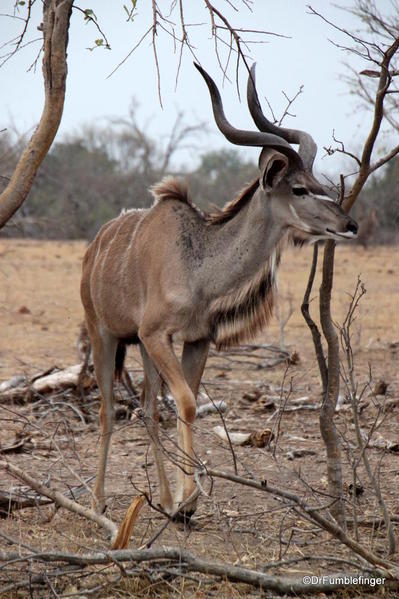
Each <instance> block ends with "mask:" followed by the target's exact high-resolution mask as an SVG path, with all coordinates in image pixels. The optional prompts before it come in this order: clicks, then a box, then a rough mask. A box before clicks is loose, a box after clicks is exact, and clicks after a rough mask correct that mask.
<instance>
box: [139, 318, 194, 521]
mask: <svg viewBox="0 0 399 599" xmlns="http://www.w3.org/2000/svg"><path fill="white" fill-rule="evenodd" d="M139 336H140V339H141V341H142V343H143V344H144V346H145V349H146V350H147V353H148V355H149V356H150V358H151V360H152V361H153V363H154V365H155V367H156V368H157V370H158V372H159V374H160V375H161V376H162V378H163V380H164V381H165V382H166V384H167V385H168V387H169V390H170V392H171V394H172V396H173V399H174V400H175V402H176V408H177V417H178V422H179V424H178V431H179V434H178V444H179V449H180V452H181V458H180V462H181V466H180V468H181V469H183V471H184V476H182V477H180V476H179V479H178V485H180V486H181V487H182V489H180V488H178V489H177V492H176V498H175V502H174V503H175V505H174V507H175V509H177V508H178V506H179V504H180V503H181V501H184V500H185V499H187V498H188V497H189V496H190V495H191V494H192V493H193V492H194V490H195V483H194V480H193V471H194V468H193V465H194V452H193V443H192V428H191V425H192V423H193V422H194V419H195V413H196V403H195V397H194V393H193V392H192V390H191V389H190V386H189V385H188V383H187V381H186V379H185V377H184V373H183V369H182V367H181V365H180V363H179V361H178V359H177V357H176V355H175V353H174V351H173V347H172V343H171V340H170V338H169V336H168V335H167V334H166V333H163V332H162V333H160V332H155V333H154V332H151V333H150V334H148V333H147V334H146V333H145V328H144V327H143V328H142V329H141V330H140V331H139ZM194 510H195V502H193V505H191V504H190V505H187V506H185V508H184V512H185V513H192V512H193V511H194Z"/></svg>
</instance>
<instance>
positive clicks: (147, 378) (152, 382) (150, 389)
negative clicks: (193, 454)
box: [140, 343, 173, 513]
mask: <svg viewBox="0 0 399 599" xmlns="http://www.w3.org/2000/svg"><path fill="white" fill-rule="evenodd" d="M140 350H141V355H142V358H143V367H144V383H143V393H142V402H143V407H144V413H145V422H146V427H147V431H148V434H149V437H150V441H151V447H152V451H153V453H154V458H155V463H156V466H157V471H158V480H159V499H160V503H161V506H162V508H163V509H164V510H165V511H166V512H168V513H171V512H172V511H173V500H172V495H171V493H170V488H169V482H168V479H167V476H166V472H165V467H164V463H163V457H162V446H161V443H160V441H159V436H158V421H159V414H158V406H157V396H158V393H159V389H160V387H161V383H162V379H161V377H160V376H159V374H158V372H157V370H156V368H155V366H154V364H153V362H152V360H151V358H150V357H149V355H148V353H147V352H146V349H145V347H144V346H143V344H142V343H140Z"/></svg>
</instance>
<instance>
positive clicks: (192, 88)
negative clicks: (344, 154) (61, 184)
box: [0, 0, 392, 172]
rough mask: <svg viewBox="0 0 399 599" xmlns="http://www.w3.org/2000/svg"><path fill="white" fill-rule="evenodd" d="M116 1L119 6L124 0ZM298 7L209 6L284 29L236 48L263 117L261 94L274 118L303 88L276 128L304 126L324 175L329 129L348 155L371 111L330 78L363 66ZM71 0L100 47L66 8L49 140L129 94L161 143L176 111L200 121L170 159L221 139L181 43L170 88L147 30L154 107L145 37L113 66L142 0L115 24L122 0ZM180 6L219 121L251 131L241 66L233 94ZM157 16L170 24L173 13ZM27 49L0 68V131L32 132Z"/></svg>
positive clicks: (351, 25)
mask: <svg viewBox="0 0 399 599" xmlns="http://www.w3.org/2000/svg"><path fill="white" fill-rule="evenodd" d="M125 2H126V4H127V5H128V4H130V2H131V0H129V2H128V0H125ZM308 3H309V0H306V1H303V0H254V1H253V3H252V11H250V10H248V8H247V7H246V5H245V3H244V2H243V1H242V0H233V4H235V6H236V7H237V8H238V11H234V10H233V9H232V7H231V6H230V3H229V2H228V1H227V0H214V5H215V6H217V7H218V8H219V9H220V10H221V11H223V13H224V14H225V15H226V17H227V18H228V19H229V21H230V22H231V24H232V25H235V26H236V27H241V28H243V27H247V28H250V29H262V30H267V31H270V32H274V33H277V34H281V35H284V36H287V37H277V36H275V35H266V36H260V35H256V34H251V35H249V36H248V37H250V38H251V39H257V40H258V41H260V40H263V41H265V42H266V43H262V44H260V43H256V44H253V45H251V46H250V49H249V51H248V52H247V54H248V61H249V63H252V62H253V61H256V63H257V88H258V92H259V97H260V98H261V101H262V105H263V107H264V111H265V113H266V114H267V115H269V116H270V113H268V111H267V104H266V101H265V98H267V100H268V102H270V104H271V105H272V106H273V110H274V113H275V114H276V115H277V116H280V115H281V114H282V112H283V110H284V106H285V104H286V100H285V98H284V95H283V93H282V92H283V91H284V92H285V93H286V94H288V96H289V97H292V96H294V95H295V93H296V92H297V91H298V89H299V87H300V86H301V85H303V86H304V87H303V93H302V94H301V95H300V97H299V98H298V99H297V101H296V102H295V104H294V107H293V108H292V112H293V113H294V114H295V115H296V117H295V118H288V119H287V120H286V121H285V124H286V126H291V127H295V128H300V129H303V130H305V131H307V132H309V133H311V135H312V136H313V137H314V139H315V141H316V143H317V144H318V147H319V152H318V156H317V159H316V163H315V165H316V169H317V170H321V171H324V172H333V171H334V170H336V169H337V168H339V167H340V165H341V162H342V159H341V158H340V157H339V156H335V157H332V158H329V157H326V153H325V151H324V150H323V147H324V146H330V145H331V144H332V143H333V141H332V133H333V130H334V131H335V135H336V137H337V138H338V139H342V140H343V141H345V144H346V146H347V147H348V148H349V149H351V150H353V151H356V150H357V149H358V148H359V147H361V144H362V143H363V142H364V139H365V137H366V135H367V131H368V129H369V126H370V122H371V116H370V115H369V114H367V113H365V112H363V111H362V110H359V106H358V101H357V100H356V98H354V97H353V96H351V95H350V94H349V91H348V87H347V85H346V84H345V83H344V82H343V80H342V75H343V74H345V72H347V71H346V67H345V66H344V63H345V62H349V63H350V64H351V65H352V66H353V67H354V68H355V69H357V70H361V68H365V66H367V65H361V64H360V63H359V60H358V59H356V57H353V56H348V55H347V53H345V52H344V51H343V50H340V49H339V48H337V47H335V46H334V45H333V44H332V43H331V42H330V41H329V40H333V41H335V42H337V43H341V44H342V43H348V40H347V39H345V37H344V36H343V35H342V34H340V33H339V32H337V31H334V30H333V29H332V28H331V27H330V26H328V25H327V24H326V23H325V22H323V20H322V19H320V18H318V17H316V16H314V15H311V14H309V9H308V8H307V4H308ZM14 4H15V2H14V0H1V2H0V47H1V49H0V56H1V55H3V56H4V55H5V54H6V52H7V51H8V49H9V47H8V46H4V44H5V43H6V42H7V41H9V40H10V39H13V38H15V37H16V36H18V34H19V33H20V31H21V25H23V22H22V21H21V20H18V19H13V18H10V17H9V16H7V15H11V14H13V10H14ZM76 4H77V6H79V7H80V8H82V9H86V8H91V9H92V10H94V12H95V14H96V16H97V19H98V22H99V24H100V27H101V29H102V30H103V31H104V33H105V35H106V37H107V39H108V41H109V44H110V46H111V50H105V49H102V48H96V49H95V50H92V51H90V50H88V48H89V47H93V46H94V45H95V39H97V38H99V37H101V34H99V32H98V31H97V30H96V29H95V27H94V26H93V25H92V24H90V23H89V24H87V23H85V22H84V19H83V15H82V13H81V12H80V11H79V10H74V11H73V16H72V20H71V27H70V37H69V47H68V79H67V94H66V101H65V109H64V115H63V119H62V123H61V126H60V129H59V133H58V135H57V140H61V139H62V137H63V136H65V135H66V134H71V133H76V134H79V133H80V132H81V131H82V127H83V126H84V125H86V124H98V125H105V124H106V123H107V122H108V120H107V119H117V118H124V117H126V115H127V113H128V108H129V105H130V103H131V101H132V98H135V101H136V103H137V120H138V122H139V124H141V125H142V126H143V127H144V128H145V131H146V132H147V133H148V134H149V135H150V136H152V137H153V138H155V139H156V138H158V139H159V143H160V144H162V143H165V139H166V137H167V136H168V134H169V133H170V131H171V128H172V126H173V123H174V121H175V118H176V114H177V112H178V111H182V112H183V113H184V119H185V122H187V123H188V124H194V123H198V122H202V123H204V124H206V125H207V130H206V132H204V134H203V135H201V136H200V137H199V138H198V139H197V140H196V148H195V149H191V150H184V152H181V153H180V154H179V155H178V161H179V162H180V163H185V164H187V165H192V164H195V162H196V161H197V160H198V155H199V153H201V151H207V150H210V149H219V148H228V147H231V146H230V145H229V143H228V142H227V141H226V140H225V139H224V138H223V136H222V135H221V134H220V133H219V132H218V131H217V129H216V126H215V125H214V121H213V116H212V112H211V107H210V100H209V95H208V90H207V88H206V86H205V84H204V82H203V80H202V78H201V77H200V75H199V73H198V72H197V71H196V69H194V67H193V64H192V61H193V57H192V55H191V54H190V52H189V51H188V50H187V49H186V50H185V51H184V53H183V57H182V64H181V69H180V73H179V78H178V82H177V85H176V73H177V68H178V64H179V48H177V49H176V48H174V42H173V39H172V38H171V37H170V36H169V35H168V34H166V33H165V32H163V31H162V30H160V31H159V34H158V36H157V51H158V57H159V67H160V76H161V94H162V107H161V105H160V102H159V98H158V89H157V87H158V86H157V74H156V69H155V66H154V54H153V48H152V45H151V38H150V36H148V37H147V38H145V39H144V41H143V43H142V44H141V45H140V46H139V47H138V48H137V49H136V50H135V51H134V52H133V53H132V54H131V56H130V57H129V58H127V59H126V60H125V62H124V63H123V64H122V65H121V66H120V67H119V68H118V69H117V70H116V71H115V68H116V67H117V66H118V65H119V64H120V63H121V61H122V60H123V59H124V58H126V56H127V55H128V54H129V52H131V50H132V48H134V46H135V45H136V44H137V43H138V41H139V40H140V38H141V37H142V36H143V34H144V33H145V32H146V31H147V29H148V28H149V27H150V25H151V20H152V15H151V10H150V9H151V3H150V2H148V0H137V10H136V14H135V18H134V21H133V22H127V19H126V13H125V10H124V8H123V0H122V1H121V2H119V1H117V0H114V1H113V2H109V1H107V0H91V1H89V0H88V3H87V4H83V3H81V2H79V3H78V2H76ZM170 4H171V1H170V0H159V6H160V8H161V10H163V11H164V13H165V14H166V15H167V14H168V8H169V6H170ZM377 4H378V8H379V10H380V11H381V12H384V10H385V9H386V10H390V9H391V7H392V4H391V0H378V3H377ZM340 5H341V6H344V7H350V6H351V5H352V2H351V1H350V0H342V1H341V3H340ZM312 6H313V8H314V9H316V10H317V11H320V12H321V13H322V14H323V15H324V16H325V17H326V18H328V19H330V20H332V21H334V22H335V23H336V24H337V25H340V26H342V27H344V28H346V29H349V30H355V29H357V28H359V23H358V21H357V20H356V18H355V17H354V16H353V15H351V14H349V13H348V12H347V11H344V10H340V9H338V8H337V7H336V5H335V3H333V2H329V1H327V0H314V2H313V4H312ZM184 7H185V19H186V22H187V23H189V24H195V25H193V26H191V27H189V33H190V36H192V43H193V45H194V46H195V54H196V57H197V59H198V60H199V61H200V62H201V64H202V66H203V67H204V68H205V69H206V70H207V71H208V73H209V74H210V75H211V76H212V77H213V78H214V80H215V81H216V83H217V85H218V86H219V89H220V91H221V93H222V97H223V101H224V106H225V112H226V115H227V116H228V118H229V120H230V122H231V123H232V124H233V125H235V126H236V127H239V128H244V129H254V124H253V122H252V121H251V118H250V116H249V113H248V108H247V106H246V102H245V89H246V73H245V70H244V69H243V68H241V70H240V73H239V87H240V90H241V91H242V101H240V98H239V97H238V94H237V89H236V84H235V62H234V61H232V63H231V66H230V68H229V70H228V76H229V77H230V79H231V81H230V82H229V81H227V80H225V81H224V82H223V74H222V71H221V69H220V67H219V65H218V62H217V58H216V55H215V51H214V41H213V39H212V37H211V33H210V25H209V17H208V14H207V11H206V10H205V8H204V7H203V3H202V2H198V0H197V1H196V2H195V3H194V2H193V1H192V0H185V3H184ZM25 10H26V7H24V6H21V7H20V16H24V14H25ZM169 20H170V21H174V22H177V20H178V12H177V9H176V11H175V12H174V13H172V14H171V15H170V17H169ZM40 22H41V2H40V0H37V1H36V3H35V5H34V7H33V11H32V18H31V24H30V29H29V30H28V33H27V37H26V41H30V40H34V39H38V38H39V37H40V33H39V32H38V31H37V29H36V27H37V25H39V24H40ZM201 23H202V24H203V25H201ZM219 47H220V52H221V53H222V55H223V56H224V58H225V57H226V52H227V50H226V49H225V48H224V46H223V44H220V46H219ZM39 49H40V41H36V42H33V43H30V44H28V45H27V46H26V47H25V48H24V49H23V50H22V51H20V52H19V53H18V54H17V55H16V56H13V57H12V58H11V59H10V60H8V61H7V62H5V64H3V66H2V67H1V68H0V89H1V95H0V129H2V128H4V127H7V128H11V129H13V128H15V129H16V130H17V131H18V132H19V133H28V132H32V131H33V129H34V127H35V126H36V124H37V122H38V120H39V118H40V115H41V111H42V106H43V82H42V75H41V63H39V66H38V68H37V69H36V72H34V70H33V69H31V70H29V67H30V65H31V64H32V62H33V60H34V59H35V57H36V55H37V52H38V51H39ZM113 71H115V72H114V73H113V74H112V75H111V73H112V72H113ZM242 153H243V155H246V156H249V157H251V158H254V159H255V157H256V156H257V155H258V151H257V150H253V149H243V150H242Z"/></svg>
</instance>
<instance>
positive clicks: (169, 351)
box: [81, 65, 357, 517]
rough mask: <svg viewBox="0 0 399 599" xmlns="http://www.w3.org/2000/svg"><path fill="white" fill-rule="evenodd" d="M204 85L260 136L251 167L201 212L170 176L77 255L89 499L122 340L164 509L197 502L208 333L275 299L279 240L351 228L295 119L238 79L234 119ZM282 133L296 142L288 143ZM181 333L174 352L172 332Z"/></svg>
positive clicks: (220, 119)
mask: <svg viewBox="0 0 399 599" xmlns="http://www.w3.org/2000/svg"><path fill="white" fill-rule="evenodd" d="M195 66H196V67H197V69H198V70H199V72H200V73H201V75H202V77H203V78H204V79H205V82H206V84H207V86H208V88H209V92H210V96H211V101H212V106H213V113H214V117H215V121H216V124H217V126H218V127H219V129H220V131H221V132H222V133H223V135H224V136H225V137H226V138H227V139H228V140H229V141H230V142H232V143H233V144H238V145H242V146H258V147H259V148H261V152H260V157H259V175H258V177H257V178H256V179H255V180H254V181H253V182H252V183H251V184H249V185H248V186H247V187H246V188H245V189H244V190H243V191H242V192H241V193H240V194H239V195H238V196H237V197H236V198H235V199H233V200H232V201H231V202H230V203H228V204H227V205H226V206H225V207H224V208H223V209H222V210H220V211H219V212H218V213H216V214H207V215H204V214H203V213H202V212H201V211H200V210H199V209H198V208H197V207H196V206H195V204H193V203H192V202H191V200H190V198H189V195H188V192H187V188H186V186H185V185H184V184H183V183H182V182H181V181H179V180H176V179H174V178H171V177H168V178H165V179H163V180H162V181H161V182H160V183H158V184H157V185H155V186H154V187H153V188H152V194H153V196H154V198H155V202H154V204H153V206H152V208H150V209H149V210H127V211H125V212H122V214H121V215H120V216H119V217H118V218H115V219H114V220H112V221H110V222H108V223H107V224H105V225H104V226H103V227H102V229H101V230H100V232H99V233H98V235H97V237H96V238H95V239H94V241H93V242H92V244H91V245H90V247H89V248H88V250H87V252H86V255H85V258H84V261H83V277H82V285H81V294H82V301H83V305H84V308H85V312H86V322H87V327H88V332H89V335H90V339H91V344H92V351H93V360H94V366H95V371H96V375H97V381H98V385H99V388H100V390H101V395H102V403H101V409H100V421H101V442H100V458H99V469H98V473H97V480H96V483H95V489H94V496H95V507H96V509H97V510H98V511H100V512H101V511H103V509H104V507H105V493H104V475H105V468H106V461H107V455H108V450H109V444H110V439H111V433H112V427H113V376H114V371H116V373H118V372H120V370H121V368H122V366H123V360H124V356H125V348H126V345H129V344H139V347H140V350H141V354H142V358H143V365H144V385H143V392H142V401H143V406H144V411H145V415H146V420H147V422H148V431H149V437H150V442H151V445H152V448H153V452H154V456H155V462H156V466H157V470H158V476H159V486H160V489H159V492H160V503H161V506H162V507H163V509H164V510H165V511H166V512H168V513H173V512H174V513H176V511H177V510H178V509H179V506H181V505H182V504H183V506H182V509H181V512H183V513H182V514H181V515H182V516H184V517H189V515H190V514H191V513H192V512H193V511H194V510H195V507H196V500H195V499H193V500H191V499H190V498H192V497H193V496H194V495H195V493H194V489H195V483H194V481H193V463H194V453H193V443H192V426H191V425H192V424H193V422H194V418H195V413H196V395H197V392H198V387H199V385H200V381H201V376H202V373H203V370H204V366H205V362H206V359H207V354H208V348H209V344H210V343H211V342H213V343H214V344H215V345H216V347H217V348H228V347H230V346H232V345H235V344H239V343H240V342H244V341H245V340H248V339H250V338H253V337H254V336H255V335H256V334H257V333H259V332H260V331H261V330H262V329H263V328H264V327H265V326H266V325H267V324H268V322H269V319H270V317H271V314H272V308H273V295H274V293H275V286H276V271H277V267H278V264H279V261H280V253H281V251H282V247H283V244H284V242H285V240H286V239H287V238H289V237H291V238H297V239H300V240H301V241H306V240H315V239H342V238H351V237H355V236H356V233H357V224H356V223H355V222H354V221H353V220H352V219H351V218H350V217H349V216H348V215H347V214H345V213H344V211H343V210H342V209H341V208H340V206H339V205H337V204H336V203H335V202H334V201H333V200H331V199H330V197H328V195H326V193H325V191H324V190H323V187H322V186H321V185H320V183H319V182H318V181H317V180H316V179H315V177H314V176H313V175H312V165H313V161H314V158H315V155H316V151H317V147H316V144H315V142H314V141H313V139H312V138H311V136H310V135H308V134H307V133H304V132H302V131H298V130H294V129H287V128H282V127H278V126H276V125H274V124H272V123H271V122H269V121H268V120H267V118H266V117H265V116H264V115H263V113H262V110H261V107H260V104H259V101H258V98H257V94H256V89H255V82H254V79H255V72H254V68H253V69H252V71H251V75H250V77H249V80H248V106H249V110H250V112H251V115H252V117H253V119H254V121H255V124H256V125H257V127H258V129H259V131H257V132H255V131H243V130H239V129H236V128H234V127H233V126H232V125H231V124H230V123H229V122H228V121H227V119H226V117H225V115H224V111H223V106H222V101H221V97H220V94H219V91H218V89H217V87H216V85H215V83H214V81H213V80H212V79H211V78H210V76H209V75H208V74H207V73H206V72H205V71H204V70H203V69H202V68H201V67H199V66H198V65H195ZM291 144H299V149H298V152H296V151H295V150H294V148H293V147H292V145H291ZM175 340H178V341H181V342H183V344H184V345H183V352H182V358H181V362H180V361H179V360H178V358H177V356H176V355H175V352H174V349H173V341H175ZM162 381H164V382H165V383H166V384H167V385H168V387H169V390H170V392H171V394H172V396H173V398H174V400H175V402H176V408H177V433H178V445H179V449H180V451H181V456H182V457H181V461H182V467H179V468H178V469H177V484H176V492H175V496H174V498H173V497H172V494H171V491H170V487H169V482H168V478H167V475H166V472H165V468H164V464H163V458H162V447H161V443H160V440H159V437H158V429H157V426H158V414H157V394H158V391H159V388H160V385H161V382H162Z"/></svg>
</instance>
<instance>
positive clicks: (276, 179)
mask: <svg viewBox="0 0 399 599" xmlns="http://www.w3.org/2000/svg"><path fill="white" fill-rule="evenodd" d="M260 187H261V189H262V190H263V193H264V194H265V201H266V202H267V203H268V204H269V209H270V210H271V212H272V216H273V220H274V221H276V222H278V223H279V224H280V226H282V227H283V228H284V227H287V228H289V229H291V231H292V233H293V236H294V237H295V238H296V239H298V240H303V241H316V240H318V239H336V240H339V239H353V238H355V237H356V236H357V231H358V226H357V223H356V222H355V221H354V220H353V219H352V218H351V217H350V216H348V214H346V212H344V210H343V209H342V208H341V206H339V205H338V204H337V203H336V202H334V200H332V199H331V198H330V197H329V196H328V195H326V193H325V191H324V190H323V188H322V186H321V185H320V184H319V182H318V181H317V180H316V179H315V177H314V176H313V175H312V174H311V173H309V172H307V171H305V170H303V169H301V168H300V167H296V166H295V165H294V166H292V165H291V164H290V161H289V159H288V158H287V157H285V156H283V155H282V154H280V153H279V152H271V153H270V152H269V153H268V156H267V157H266V159H265V160H262V161H261V179H260Z"/></svg>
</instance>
